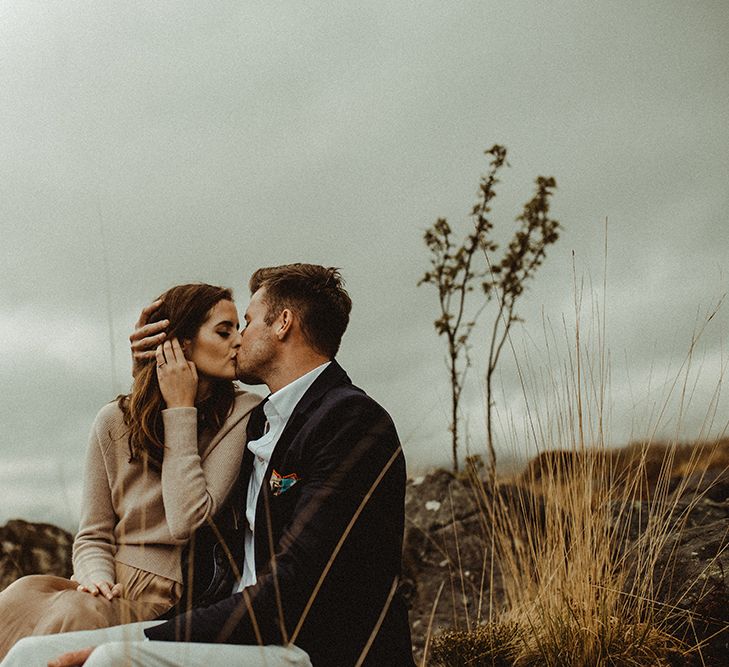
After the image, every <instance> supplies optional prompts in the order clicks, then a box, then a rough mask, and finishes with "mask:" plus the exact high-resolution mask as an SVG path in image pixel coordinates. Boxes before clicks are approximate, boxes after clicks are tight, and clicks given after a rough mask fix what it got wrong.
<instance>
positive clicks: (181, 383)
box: [155, 338, 197, 408]
mask: <svg viewBox="0 0 729 667" xmlns="http://www.w3.org/2000/svg"><path fill="white" fill-rule="evenodd" d="M155 356H156V357H157V380H158V381H159V388H160V391H161V392H162V397H163V398H164V399H165V403H166V404H167V407H168V408H192V407H194V406H195V396H196V395H197V369H196V368H195V364H194V363H192V361H188V360H187V359H185V354H184V353H183V352H182V347H180V342H179V341H178V340H177V338H173V339H172V340H167V341H165V342H164V343H163V344H162V345H159V346H158V347H157V351H156V352H155Z"/></svg>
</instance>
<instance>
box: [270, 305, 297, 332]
mask: <svg viewBox="0 0 729 667" xmlns="http://www.w3.org/2000/svg"><path fill="white" fill-rule="evenodd" d="M293 324H294V313H293V311H292V310H291V309H289V308H284V309H283V310H282V311H281V314H280V315H279V316H278V319H277V320H276V331H275V336H276V338H278V339H279V340H284V339H285V338H286V336H288V335H289V334H290V333H291V330H292V328H293Z"/></svg>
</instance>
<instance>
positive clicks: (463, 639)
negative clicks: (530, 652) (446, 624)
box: [432, 622, 521, 667]
mask: <svg viewBox="0 0 729 667" xmlns="http://www.w3.org/2000/svg"><path fill="white" fill-rule="evenodd" d="M520 632H521V630H520V628H519V626H518V625H517V624H516V623H508V622H506V623H486V624H483V625H478V626H476V627H475V628H473V630H471V631H470V632H467V631H458V630H452V631H449V632H444V633H443V634H441V635H438V636H437V637H435V638H434V639H433V643H432V657H433V660H434V661H435V662H436V663H437V664H438V665H443V667H480V666H481V665H483V666H484V667H485V666H486V665H488V667H510V666H511V665H513V664H514V659H515V657H516V656H517V655H518V653H519V645H520V638H519V635H520Z"/></svg>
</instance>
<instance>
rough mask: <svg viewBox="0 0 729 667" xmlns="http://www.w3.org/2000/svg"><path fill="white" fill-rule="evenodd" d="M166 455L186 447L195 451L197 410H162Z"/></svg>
mask: <svg viewBox="0 0 729 667" xmlns="http://www.w3.org/2000/svg"><path fill="white" fill-rule="evenodd" d="M162 423H163V424H164V429H165V445H166V449H167V451H165V456H167V453H168V452H170V453H175V452H179V451H180V450H181V449H184V448H185V447H186V446H188V447H191V448H192V449H194V450H195V451H197V408H167V409H166V410H162Z"/></svg>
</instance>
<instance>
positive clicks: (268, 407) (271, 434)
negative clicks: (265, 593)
mask: <svg viewBox="0 0 729 667" xmlns="http://www.w3.org/2000/svg"><path fill="white" fill-rule="evenodd" d="M330 363H331V361H327V362H326V363H324V364H322V365H321V366H317V367H316V368H314V369H313V370H311V371H309V372H308V373H306V374H305V375H302V376H301V377H300V378H297V379H296V380H294V381H293V382H290V383H289V384H287V385H286V386H285V387H282V388H281V389H279V390H278V391H275V392H274V393H273V394H271V395H270V396H269V397H268V400H267V401H266V402H265V403H264V405H263V412H264V413H265V415H266V418H267V419H268V427H269V428H268V430H267V431H266V432H265V433H264V434H263V435H262V436H261V437H260V438H258V440H251V441H250V442H249V443H248V449H249V450H250V451H251V452H252V453H253V456H254V459H253V472H252V473H251V478H250V480H249V481H248V495H247V497H246V518H247V519H248V528H247V529H246V534H245V560H244V562H243V572H242V576H241V580H240V581H239V582H238V585H237V586H236V587H235V589H234V591H233V592H234V593H236V592H240V591H242V590H243V589H244V588H245V587H246V586H252V585H253V584H255V583H256V553H255V544H254V540H253V532H254V530H255V523H256V504H257V503H258V494H259V493H260V491H261V485H262V484H263V480H264V478H265V476H266V469H267V468H268V463H269V461H270V460H271V455H272V454H273V450H274V449H275V447H276V443H277V442H278V440H279V438H280V437H281V434H282V433H283V431H284V429H285V428H286V424H287V422H288V421H289V418H290V417H291V414H292V413H293V411H294V408H295V407H296V405H297V403H298V402H299V401H300V400H301V399H302V398H303V396H304V394H305V393H306V391H307V390H308V389H309V387H311V385H312V384H314V380H316V379H317V378H318V377H319V375H321V373H322V371H323V370H324V369H325V368H326V367H327V366H328V365H329V364H330Z"/></svg>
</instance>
